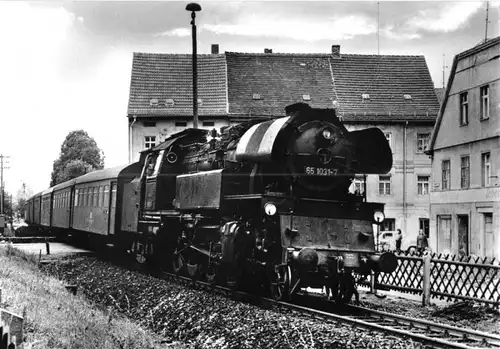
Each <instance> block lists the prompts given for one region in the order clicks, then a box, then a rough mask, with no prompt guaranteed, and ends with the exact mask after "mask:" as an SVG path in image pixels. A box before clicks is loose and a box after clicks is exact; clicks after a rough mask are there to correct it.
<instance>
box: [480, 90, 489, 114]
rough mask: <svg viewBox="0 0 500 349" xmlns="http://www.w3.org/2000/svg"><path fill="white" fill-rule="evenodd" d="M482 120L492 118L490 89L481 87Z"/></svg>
mask: <svg viewBox="0 0 500 349" xmlns="http://www.w3.org/2000/svg"><path fill="white" fill-rule="evenodd" d="M480 91H481V120H486V119H489V118H490V87H489V86H488V85H486V86H483V87H481V90H480Z"/></svg>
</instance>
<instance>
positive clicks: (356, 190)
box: [349, 176, 365, 195]
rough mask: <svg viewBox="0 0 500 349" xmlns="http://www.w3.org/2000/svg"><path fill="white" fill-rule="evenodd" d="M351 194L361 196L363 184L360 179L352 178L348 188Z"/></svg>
mask: <svg viewBox="0 0 500 349" xmlns="http://www.w3.org/2000/svg"><path fill="white" fill-rule="evenodd" d="M349 189H350V192H351V194H355V195H363V194H364V192H365V183H364V180H363V178H362V177H359V176H356V177H354V179H353V181H352V184H351V187H350V188H349Z"/></svg>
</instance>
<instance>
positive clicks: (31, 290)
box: [0, 244, 183, 349]
mask: <svg viewBox="0 0 500 349" xmlns="http://www.w3.org/2000/svg"><path fill="white" fill-rule="evenodd" d="M37 264H38V255H30V254H26V253H24V252H20V251H19V250H17V249H15V248H12V247H10V245H9V244H0V290H1V294H2V297H1V298H2V299H1V302H0V308H2V309H5V310H7V311H9V312H12V313H14V314H19V315H24V316H23V327H24V335H23V339H22V342H23V348H24V349H35V348H51V349H58V348H82V349H83V348H88V349H94V348H109V349H111V348H129V349H135V348H151V349H153V348H154V349H156V348H170V349H181V348H183V346H181V345H177V344H172V343H170V344H169V343H166V341H165V339H164V338H162V337H161V336H158V335H156V334H154V333H152V332H151V331H149V330H148V329H146V328H143V327H141V326H140V325H138V324H137V323H134V322H133V321H130V320H129V319H127V318H126V317H125V316H120V315H119V314H117V313H116V312H115V311H114V310H113V309H107V308H106V307H103V306H100V305H99V304H98V303H92V302H89V300H88V299H87V298H86V297H85V296H84V295H78V294H77V295H72V294H71V293H70V292H68V290H67V288H66V287H65V284H64V283H63V282H61V281H60V280H58V279H56V278H55V277H53V276H52V275H50V274H49V273H47V272H44V271H43V270H40V268H39V267H38V265H37ZM162 342H164V343H162Z"/></svg>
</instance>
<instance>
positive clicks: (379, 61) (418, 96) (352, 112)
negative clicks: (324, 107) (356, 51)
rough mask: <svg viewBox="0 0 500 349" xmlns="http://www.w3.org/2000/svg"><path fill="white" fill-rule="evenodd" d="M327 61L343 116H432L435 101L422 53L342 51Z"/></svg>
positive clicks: (371, 117) (374, 117)
mask: <svg viewBox="0 0 500 349" xmlns="http://www.w3.org/2000/svg"><path fill="white" fill-rule="evenodd" d="M331 62H332V70H333V76H334V93H335V97H336V98H337V101H338V102H339V104H340V107H339V114H341V115H342V114H344V120H346V121H349V120H350V119H352V120H353V121H354V120H355V119H359V118H360V117H361V118H364V117H367V118H370V119H374V120H379V119H380V118H384V117H387V116H390V117H391V119H399V118H401V119H413V120H426V119H427V120H435V119H436V116H437V113H438V111H439V102H438V99H437V96H436V93H435V91H434V84H433V82H432V79H431V76H430V73H429V69H428V68H427V64H426V62H425V58H424V57H423V56H395V55H394V56H388V55H380V56H377V55H353V54H345V55H341V57H340V58H337V59H332V60H331ZM362 94H368V95H369V98H368V99H363V98H362ZM405 95H406V96H405ZM365 114H366V115H365Z"/></svg>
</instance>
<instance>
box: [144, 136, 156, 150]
mask: <svg viewBox="0 0 500 349" xmlns="http://www.w3.org/2000/svg"><path fill="white" fill-rule="evenodd" d="M155 145H156V136H145V137H144V149H149V148H153V147H154V146H155Z"/></svg>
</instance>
